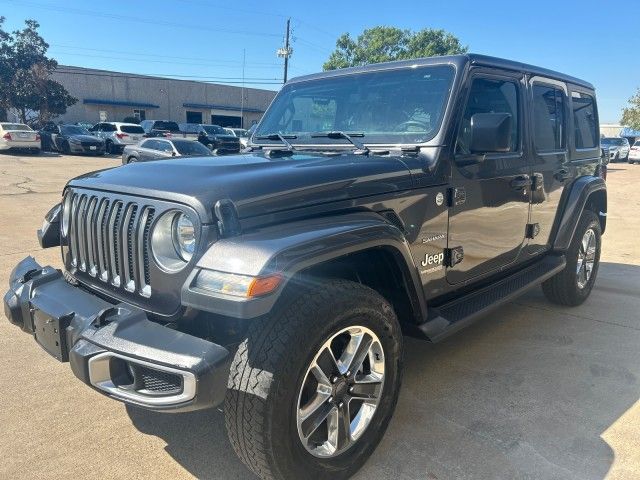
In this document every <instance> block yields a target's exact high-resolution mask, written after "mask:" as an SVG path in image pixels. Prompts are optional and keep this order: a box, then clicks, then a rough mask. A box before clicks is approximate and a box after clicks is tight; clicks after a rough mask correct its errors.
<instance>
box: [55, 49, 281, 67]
mask: <svg viewBox="0 0 640 480" xmlns="http://www.w3.org/2000/svg"><path fill="white" fill-rule="evenodd" d="M61 53H62V54H64V55H72V56H74V57H88V58H103V59H108V60H121V61H125V62H145V63H162V64H169V65H190V66H197V67H213V66H219V67H225V68H230V66H229V65H215V64H204V63H190V62H178V61H175V60H172V61H166V62H165V61H162V60H141V59H139V58H126V57H114V56H110V55H96V54H87V53H75V52H61ZM238 67H240V65H238ZM253 68H269V69H272V68H280V65H276V66H273V67H264V66H262V67H253Z"/></svg>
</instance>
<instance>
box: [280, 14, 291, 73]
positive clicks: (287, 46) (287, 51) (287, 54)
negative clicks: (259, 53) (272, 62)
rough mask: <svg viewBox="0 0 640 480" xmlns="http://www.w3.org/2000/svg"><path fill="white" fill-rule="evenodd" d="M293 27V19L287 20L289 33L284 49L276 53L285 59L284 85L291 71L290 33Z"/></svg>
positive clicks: (285, 39) (285, 38) (286, 36)
mask: <svg viewBox="0 0 640 480" xmlns="http://www.w3.org/2000/svg"><path fill="white" fill-rule="evenodd" d="M290 26H291V19H290V18H287V33H286V35H285V37H284V48H279V49H278V51H277V52H276V53H277V54H278V56H279V57H281V58H284V81H283V82H282V83H287V74H288V70H289V57H290V56H291V54H292V53H293V49H292V48H291V46H290V43H289V31H290Z"/></svg>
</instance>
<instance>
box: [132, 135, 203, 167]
mask: <svg viewBox="0 0 640 480" xmlns="http://www.w3.org/2000/svg"><path fill="white" fill-rule="evenodd" d="M212 156H213V153H211V150H209V149H208V148H207V147H205V146H204V145H202V144H201V143H200V142H197V141H195V140H186V139H171V140H169V139H165V138H147V139H146V140H143V141H142V142H140V143H139V144H137V145H127V146H126V147H124V150H123V151H122V164H123V165H125V164H127V163H132V162H146V161H149V160H162V159H167V158H172V157H212Z"/></svg>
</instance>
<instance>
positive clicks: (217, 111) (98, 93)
mask: <svg viewBox="0 0 640 480" xmlns="http://www.w3.org/2000/svg"><path fill="white" fill-rule="evenodd" d="M53 78H54V80H56V81H58V82H60V83H61V84H62V85H64V87H65V88H66V89H67V91H68V92H69V94H70V95H72V96H73V97H75V98H77V99H78V102H77V103H76V104H75V105H73V106H72V107H70V108H69V109H68V110H67V113H66V114H65V115H61V116H60V117H58V118H56V120H57V121H58V120H59V121H63V122H69V123H75V122H87V123H97V122H100V121H114V122H115V121H122V120H123V119H124V118H125V117H137V118H139V119H140V120H145V119H146V120H154V119H155V120H173V121H176V122H178V123H181V122H188V123H213V124H217V125H221V126H224V127H240V126H244V127H245V128H248V127H249V126H250V125H252V124H253V123H256V122H257V121H258V120H259V119H260V118H261V117H262V114H263V113H264V111H265V110H266V108H267V106H268V105H269V103H271V100H272V99H273V97H274V96H275V94H276V92H275V91H273V90H263V89H256V88H242V87H241V86H230V85H221V84H215V83H208V82H197V81H192V80H176V79H171V78H162V77H153V76H148V75H136V74H131V73H121V72H112V71H108V70H95V69H90V68H81V67H71V66H64V65H60V66H59V67H58V69H57V70H56V72H55V73H54V75H53ZM274 87H277V85H274Z"/></svg>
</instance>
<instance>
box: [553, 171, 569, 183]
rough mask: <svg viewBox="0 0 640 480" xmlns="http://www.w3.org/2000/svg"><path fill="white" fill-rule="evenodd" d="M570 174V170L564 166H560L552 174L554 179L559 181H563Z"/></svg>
mask: <svg viewBox="0 0 640 480" xmlns="http://www.w3.org/2000/svg"><path fill="white" fill-rule="evenodd" d="M570 175H571V172H569V170H567V169H566V168H561V169H560V170H558V171H557V172H556V173H554V174H553V176H554V177H555V179H556V180H558V181H559V182H564V181H565V180H567V179H568V178H569V176H570Z"/></svg>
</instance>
